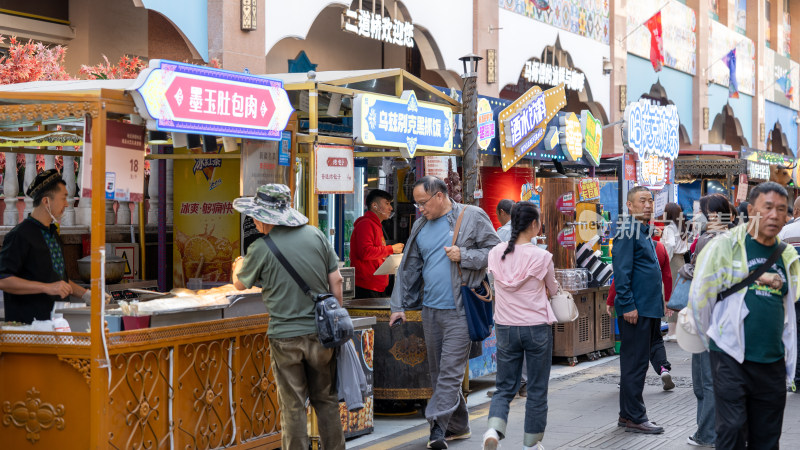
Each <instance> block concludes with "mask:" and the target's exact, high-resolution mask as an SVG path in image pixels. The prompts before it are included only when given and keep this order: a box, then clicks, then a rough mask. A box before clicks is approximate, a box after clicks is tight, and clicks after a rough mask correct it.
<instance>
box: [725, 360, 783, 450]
mask: <svg viewBox="0 0 800 450" xmlns="http://www.w3.org/2000/svg"><path fill="white" fill-rule="evenodd" d="M710 356H711V373H712V377H713V379H714V402H715V405H716V421H717V422H716V426H715V428H716V431H717V442H716V445H717V447H716V448H717V449H722V450H729V449H736V450H738V449H745V448H757V449H762V448H763V449H776V448H778V442H779V441H780V439H781V427H782V426H783V410H784V408H785V406H786V364H785V362H784V360H783V359H781V360H780V361H778V362H774V363H770V364H760V363H756V362H751V361H744V363H742V364H739V363H738V362H736V360H735V359H733V358H731V357H730V356H728V355H727V354H726V353H723V352H717V351H711V352H710Z"/></svg>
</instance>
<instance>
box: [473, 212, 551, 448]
mask: <svg viewBox="0 0 800 450" xmlns="http://www.w3.org/2000/svg"><path fill="white" fill-rule="evenodd" d="M540 230H541V223H540V222H539V208H538V207H537V206H536V205H535V204H533V203H531V202H519V203H517V204H516V205H514V207H513V208H512V209H511V240H509V241H508V242H504V243H501V244H499V245H497V246H496V247H494V248H493V249H492V250H491V251H490V252H489V272H490V273H491V274H492V275H493V276H494V287H495V298H496V303H495V310H494V320H495V333H496V335H497V381H496V385H497V392H496V393H495V394H494V396H493V397H492V404H491V407H490V408H489V429H488V430H487V431H486V433H485V434H484V435H483V448H484V449H488V450H494V449H496V448H497V446H498V441H499V440H500V439H502V438H504V437H505V436H506V425H507V420H508V409H509V403H511V400H512V399H513V398H514V395H516V393H517V391H518V390H519V386H520V374H521V372H522V362H523V356H524V357H525V362H526V364H527V369H528V386H527V389H528V397H527V400H526V404H525V434H524V436H523V445H524V448H525V449H541V448H542V446H541V440H542V437H543V436H544V429H545V426H546V425H547V383H548V380H549V378H550V364H551V362H552V361H551V360H552V357H553V332H552V329H551V327H550V324H552V323H554V322H555V321H556V316H555V314H553V309H552V308H551V307H550V299H549V295H548V291H549V292H550V294H555V293H556V292H557V291H558V282H556V278H555V270H554V269H553V255H552V254H551V253H550V252H548V251H546V250H542V249H541V248H539V247H537V246H536V245H533V244H532V243H531V239H532V238H533V237H535V236H538V235H539V231H540Z"/></svg>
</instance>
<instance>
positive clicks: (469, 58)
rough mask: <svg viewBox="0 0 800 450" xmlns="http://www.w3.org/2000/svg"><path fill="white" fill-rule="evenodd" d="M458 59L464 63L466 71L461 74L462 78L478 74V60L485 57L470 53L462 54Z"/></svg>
mask: <svg viewBox="0 0 800 450" xmlns="http://www.w3.org/2000/svg"><path fill="white" fill-rule="evenodd" d="M458 59H459V61H461V62H462V63H463V64H464V73H463V74H462V75H461V78H467V77H477V76H478V61H480V60H482V59H483V58H481V57H480V56H478V55H476V54H474V53H470V54H469V55H466V56H462V57H461V58H458ZM467 64H469V70H467Z"/></svg>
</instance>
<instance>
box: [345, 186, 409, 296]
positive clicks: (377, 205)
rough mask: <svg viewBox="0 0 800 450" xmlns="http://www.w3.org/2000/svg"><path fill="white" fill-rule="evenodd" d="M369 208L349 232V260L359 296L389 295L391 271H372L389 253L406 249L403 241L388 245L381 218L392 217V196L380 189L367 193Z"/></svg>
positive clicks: (401, 251)
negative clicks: (354, 270) (353, 269)
mask: <svg viewBox="0 0 800 450" xmlns="http://www.w3.org/2000/svg"><path fill="white" fill-rule="evenodd" d="M366 203H367V212H366V213H364V215H363V216H361V217H359V218H358V219H356V221H355V223H354V224H353V233H352V234H351V235H350V263H351V264H352V266H353V267H355V269H356V298H380V297H386V287H387V286H388V285H389V275H373V274H374V273H375V271H376V270H378V267H380V266H381V264H383V262H384V261H385V260H386V257H387V256H389V255H391V254H393V253H403V244H394V245H386V239H385V237H384V232H383V226H382V225H381V222H383V221H384V220H387V219H389V218H390V217H392V213H393V212H394V208H393V207H392V196H391V195H390V194H389V193H388V192H386V191H382V190H380V189H373V190H372V191H370V192H369V194H367V201H366Z"/></svg>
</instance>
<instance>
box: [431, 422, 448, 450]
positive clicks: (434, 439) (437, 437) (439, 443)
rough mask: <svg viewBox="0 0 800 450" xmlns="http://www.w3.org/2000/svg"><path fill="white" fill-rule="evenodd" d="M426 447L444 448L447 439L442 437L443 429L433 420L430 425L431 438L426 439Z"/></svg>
mask: <svg viewBox="0 0 800 450" xmlns="http://www.w3.org/2000/svg"><path fill="white" fill-rule="evenodd" d="M428 448H433V449H446V448H447V441H445V439H444V430H443V429H442V427H440V426H439V424H438V423H437V422H436V421H434V422H433V425H432V426H431V438H430V439H429V440H428Z"/></svg>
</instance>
